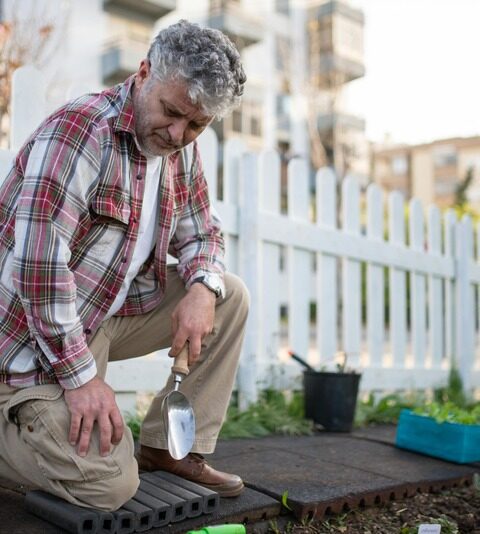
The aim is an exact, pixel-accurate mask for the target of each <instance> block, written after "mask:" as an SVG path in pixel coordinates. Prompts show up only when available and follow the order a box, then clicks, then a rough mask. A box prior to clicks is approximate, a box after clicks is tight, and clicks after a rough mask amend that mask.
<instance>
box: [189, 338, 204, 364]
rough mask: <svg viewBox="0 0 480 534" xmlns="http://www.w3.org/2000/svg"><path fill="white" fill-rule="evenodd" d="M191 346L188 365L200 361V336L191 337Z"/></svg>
mask: <svg viewBox="0 0 480 534" xmlns="http://www.w3.org/2000/svg"><path fill="white" fill-rule="evenodd" d="M189 345H190V346H189V350H188V365H193V364H194V363H195V362H197V361H198V360H199V359H200V351H201V350H202V340H201V338H200V336H195V337H194V336H192V337H190V339H189Z"/></svg>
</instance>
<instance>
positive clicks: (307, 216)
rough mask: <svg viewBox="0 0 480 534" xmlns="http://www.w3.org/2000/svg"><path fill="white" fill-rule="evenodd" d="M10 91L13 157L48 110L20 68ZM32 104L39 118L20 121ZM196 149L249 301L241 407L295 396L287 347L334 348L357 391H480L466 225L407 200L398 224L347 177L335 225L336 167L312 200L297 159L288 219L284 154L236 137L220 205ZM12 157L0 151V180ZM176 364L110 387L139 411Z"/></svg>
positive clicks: (129, 374)
mask: <svg viewBox="0 0 480 534" xmlns="http://www.w3.org/2000/svg"><path fill="white" fill-rule="evenodd" d="M14 83H15V87H14V95H16V96H14V98H15V99H16V100H15V102H16V105H15V111H14V119H13V123H12V149H13V150H15V149H17V148H18V146H19V145H20V143H21V141H23V139H24V138H25V136H26V135H27V134H28V133H29V132H30V131H31V130H32V129H33V127H34V126H35V125H36V123H37V122H38V119H39V116H42V114H41V113H40V112H39V111H38V110H39V109H41V110H44V113H43V115H44V114H45V112H46V111H45V104H44V98H43V96H42V95H43V84H42V82H41V80H38V79H37V73H35V72H34V71H33V70H31V69H30V68H24V69H20V70H19V71H18V72H17V76H16V77H15V80H14ZM27 103H28V105H27ZM36 106H37V107H36ZM32 109H35V110H36V113H35V116H34V117H33V116H31V115H30V114H29V113H30V112H28V113H25V110H32ZM33 118H34V119H35V120H34V121H32V120H31V119H33ZM200 144H201V153H202V157H203V162H204V167H205V173H206V176H207V177H208V180H209V188H210V194H211V197H212V199H215V200H214V204H215V207H216V209H217V211H218V212H219V214H220V216H221V219H222V221H223V228H224V233H225V238H226V245H227V257H226V263H227V266H228V269H229V270H231V271H233V272H236V273H237V274H239V275H240V276H241V277H242V278H243V279H244V280H245V282H246V284H247V286H248V287H249V289H250V293H251V311H250V317H249V323H248V327H247V333H246V338H245V344H244V350H243V355H242V359H241V364H240V368H239V372H238V376H237V389H238V392H239V395H240V399H241V401H242V402H243V404H245V403H246V402H249V401H251V400H254V399H255V398H256V394H257V392H258V390H259V389H260V388H264V387H276V388H292V387H296V388H299V387H301V372H302V369H301V368H300V367H299V365H298V364H296V363H295V362H292V361H290V360H289V358H288V355H287V350H288V349H289V348H290V349H292V350H293V351H294V352H296V353H298V354H300V355H301V356H303V357H305V358H307V359H308V361H309V363H310V364H311V365H313V366H315V367H317V368H320V367H323V366H325V367H327V368H330V367H334V366H335V363H336V362H337V361H338V359H339V353H340V352H343V353H345V354H346V355H347V357H348V365H349V366H350V367H353V368H356V369H358V370H361V371H362V375H363V376H362V382H361V389H362V390H363V391H374V390H396V389H420V388H421V389H424V388H432V387H436V386H439V385H442V384H445V382H446V379H447V375H448V371H449V368H450V365H451V363H452V361H453V360H456V362H457V365H458V367H459V369H460V372H461V375H462V377H463V380H464V383H465V385H466V387H467V388H469V389H471V388H478V387H480V354H479V343H478V341H479V340H478V336H479V322H480V315H479V305H478V302H479V297H480V291H479V287H480V265H479V260H480V256H479V251H480V231H479V228H477V229H475V231H474V228H473V226H472V222H471V220H470V219H469V218H468V217H464V218H463V219H462V220H461V221H458V220H457V219H456V217H455V215H454V214H453V213H452V212H450V211H449V212H447V213H445V214H444V215H443V216H442V214H441V213H440V211H439V209H438V208H437V207H436V206H430V207H428V209H427V210H426V212H425V211H424V209H423V207H422V205H421V203H420V202H419V201H418V200H417V199H413V200H411V201H410V202H409V204H408V211H409V217H408V224H406V218H405V208H406V206H405V203H404V201H403V199H402V196H401V195H400V194H399V193H397V192H393V193H391V194H390V195H388V198H387V199H385V195H384V194H383V192H382V191H381V190H380V189H379V188H378V187H377V186H376V185H374V184H371V185H370V186H369V187H368V189H367V191H366V195H364V196H363V197H362V194H361V191H360V188H359V185H358V183H356V182H355V180H354V179H351V178H349V177H347V178H346V179H345V180H344V181H343V183H342V187H341V209H340V212H341V217H339V216H338V213H337V211H338V210H337V206H338V203H337V199H336V178H335V176H334V174H333V172H332V171H331V170H330V169H326V168H325V169H320V170H319V171H318V172H317V174H316V195H315V202H314V203H312V194H311V191H310V189H311V188H310V179H309V171H308V166H307V164H306V162H304V161H301V160H292V161H291V162H290V164H289V167H288V195H287V196H288V213H286V214H284V213H281V209H280V196H281V195H280V187H281V186H280V159H279V155H278V154H277V153H275V152H273V151H264V152H261V153H260V154H256V153H252V152H249V151H247V150H245V147H244V146H243V144H242V142H241V141H239V140H230V141H228V142H227V143H226V144H225V147H224V151H223V163H222V166H223V172H222V174H223V178H222V188H223V197H222V199H221V200H220V199H218V198H217V194H216V192H217V169H218V156H219V151H218V143H217V140H216V138H215V134H214V133H213V131H211V130H209V131H206V132H205V133H204V134H202V136H201V137H200ZM12 154H13V152H6V151H3V152H2V151H0V176H3V175H4V174H5V173H6V169H7V164H8V162H9V160H11V156H12ZM364 197H365V198H364ZM362 198H363V200H362ZM365 205H366V222H365V223H364V222H363V221H362V212H363V211H365V210H362V206H363V207H365ZM313 211H315V212H316V220H315V221H312V216H311V213H312V212H313ZM425 214H426V217H425ZM338 219H340V220H341V225H340V226H338V225H337V220H338ZM385 219H386V220H387V221H388V240H385V238H384V235H385V233H386V228H385V227H384V226H385V224H384V220H385ZM407 235H408V237H407ZM407 243H408V244H407ZM362 269H364V272H365V275H364V280H365V283H362ZM387 277H388V284H386V282H387V280H386V278H387ZM408 282H409V283H408ZM387 286H388V293H387V294H388V307H387V309H388V322H386V320H385V307H386V302H385V294H386V289H385V288H386V287H387ZM362 299H363V302H365V305H366V306H365V307H366V312H365V317H363V318H362ZM408 301H409V302H410V304H409V305H407V303H408ZM312 303H315V305H316V321H315V323H314V324H312V322H311V320H310V315H311V306H312ZM282 307H283V308H284V309H285V308H286V309H287V314H286V316H285V314H283V316H282V315H281V313H280V310H281V309H282ZM170 364H171V360H170V359H169V358H167V357H166V355H165V352H164V351H163V352H162V351H161V352H160V353H158V354H155V355H149V356H146V357H144V358H142V359H141V364H139V360H128V361H124V362H116V363H114V364H111V365H110V368H109V371H108V375H107V380H108V381H109V382H110V383H111V384H112V386H113V387H114V388H115V389H116V391H117V392H119V393H122V395H121V397H120V398H121V404H122V408H123V409H130V410H131V409H132V408H133V406H134V403H135V400H136V394H137V392H139V391H155V390H157V389H158V388H159V387H160V386H161V385H162V384H163V383H164V380H165V378H166V376H167V375H168V373H169V365H170Z"/></svg>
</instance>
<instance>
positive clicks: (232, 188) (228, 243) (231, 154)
mask: <svg viewBox="0 0 480 534" xmlns="http://www.w3.org/2000/svg"><path fill="white" fill-rule="evenodd" d="M244 153H245V145H244V143H243V141H241V140H239V139H229V140H228V141H226V142H225V145H224V154H223V179H222V184H223V195H222V197H221V198H222V202H219V203H218V210H219V212H220V217H221V219H222V223H223V229H224V235H225V264H226V266H227V269H228V270H229V271H232V272H234V273H237V274H238V273H239V271H240V265H239V243H238V236H239V234H240V231H239V228H238V220H239V219H240V214H239V213H238V204H239V203H238V198H239V196H240V190H239V183H240V178H239V176H240V161H241V159H242V155H243V154H244Z"/></svg>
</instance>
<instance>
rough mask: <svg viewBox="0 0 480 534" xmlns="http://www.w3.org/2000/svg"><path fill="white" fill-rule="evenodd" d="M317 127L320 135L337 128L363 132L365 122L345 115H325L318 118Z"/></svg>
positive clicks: (359, 118)
mask: <svg viewBox="0 0 480 534" xmlns="http://www.w3.org/2000/svg"><path fill="white" fill-rule="evenodd" d="M317 126H318V130H319V132H320V133H323V132H328V131H332V130H337V129H339V128H341V129H342V130H347V131H356V132H364V131H365V120H364V119H362V118H361V117H357V116H355V115H349V114H347V113H339V112H335V113H325V114H320V115H319V116H318V119H317Z"/></svg>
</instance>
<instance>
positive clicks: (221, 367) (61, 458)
mask: <svg viewBox="0 0 480 534" xmlns="http://www.w3.org/2000/svg"><path fill="white" fill-rule="evenodd" d="M245 80H246V78H245V75H244V72H243V69H242V66H241V63H240V57H239V54H238V52H237V50H236V49H235V48H234V46H233V45H232V43H231V42H230V41H229V40H228V39H227V38H226V37H225V36H224V35H223V34H222V33H221V32H219V31H216V30H211V29H201V28H199V27H198V26H196V25H193V24H190V23H188V22H186V21H181V22H179V23H178V24H175V25H173V26H171V27H169V28H167V29H165V30H162V31H161V32H160V33H159V34H158V36H157V37H156V38H155V40H154V42H153V43H152V46H151V48H150V50H149V52H148V57H147V58H146V59H144V60H143V61H142V62H141V64H140V67H139V69H138V72H137V73H136V74H135V75H133V76H132V77H130V78H129V79H128V80H127V81H126V82H125V83H124V84H121V85H118V86H116V87H114V88H112V89H109V90H106V91H104V92H102V93H100V94H95V95H86V96H84V97H81V98H79V99H77V100H76V101H74V102H71V103H69V104H67V105H65V106H64V107H63V108H61V109H60V110H58V111H56V112H55V113H53V114H52V115H51V116H50V117H48V118H47V119H46V120H45V121H44V122H43V123H42V124H41V125H40V127H39V128H38V129H37V130H36V131H35V132H34V133H33V135H32V136H31V137H30V138H29V139H28V140H27V142H26V143H25V145H24V146H23V147H22V149H21V150H20V152H19V154H18V156H17V158H16V160H15V164H14V166H13V168H12V169H11V171H10V172H9V174H8V176H7V178H6V180H5V182H4V183H3V185H2V186H1V188H0V269H1V270H0V409H1V410H0V476H3V477H7V478H9V479H11V480H14V481H17V482H18V483H24V484H28V485H33V486H37V487H39V488H41V489H43V490H45V491H47V492H50V493H52V494H55V495H58V496H60V497H62V498H63V499H66V500H67V501H69V502H72V503H74V504H77V505H81V506H93V507H97V508H100V509H104V510H115V509H117V508H118V507H120V506H121V505H122V504H123V503H124V502H126V501H127V500H128V499H130V498H131V497H132V496H133V495H134V494H135V492H136V490H137V487H138V483H139V479H138V467H140V469H144V470H156V469H163V470H166V471H170V472H173V473H176V474H177V475H179V476H182V477H185V478H188V479H190V480H193V481H196V482H198V483H200V484H203V485H205V486H207V487H209V488H212V489H214V490H216V491H218V492H219V493H220V495H223V496H236V495H238V494H239V493H240V492H241V491H242V488H243V483H242V480H241V479H240V477H238V476H236V475H231V474H228V473H222V472H220V471H216V470H215V469H213V468H212V467H210V466H209V465H208V464H207V463H206V462H205V460H204V459H203V456H201V455H200V454H198V453H211V452H213V450H214V448H215V443H216V439H217V435H218V432H219V430H220V427H221V423H222V420H223V418H224V416H225V412H226V408H227V405H228V401H229V398H230V394H231V389H232V387H233V380H234V375H235V371H236V367H237V363H238V357H239V353H240V346H241V342H242V337H243V331H244V326H245V321H246V315H247V308H248V294H247V292H246V290H245V287H244V285H243V284H242V282H241V281H240V280H239V279H238V278H236V277H235V276H233V275H224V266H223V262H222V258H223V240H222V237H221V234H220V227H219V222H218V220H217V218H216V217H215V215H214V214H213V213H212V210H211V207H210V204H209V199H208V194H207V184H206V181H205V177H204V175H203V172H202V165H201V160H200V155H199V152H198V147H197V144H196V142H195V139H196V138H197V137H198V135H199V134H200V133H201V132H202V131H203V130H204V129H205V128H206V127H207V126H208V125H209V124H210V123H211V121H212V120H213V119H214V118H218V117H221V116H223V115H224V114H225V113H227V112H228V111H229V110H231V109H232V108H233V107H234V106H235V105H237V104H238V102H239V99H240V96H241V95H242V92H243V86H244V83H245ZM167 253H170V254H171V255H173V256H175V257H177V258H178V265H177V266H173V267H172V266H169V267H167V265H166V259H167ZM185 345H186V346H187V347H188V351H189V358H188V361H189V367H190V374H189V375H188V377H186V378H185V379H184V381H183V383H182V391H183V392H184V393H185V395H186V396H187V397H188V399H189V400H190V402H191V403H192V404H193V408H194V411H195V415H196V426H197V434H196V440H195V443H194V446H193V449H192V450H193V453H192V454H189V455H188V456H187V457H186V458H184V459H183V460H179V461H176V460H174V459H173V458H172V457H170V455H169V454H168V451H167V440H166V435H165V429H164V426H163V422H162V421H163V418H162V416H161V413H160V406H161V402H162V399H163V396H164V395H165V392H166V391H169V390H170V389H171V387H172V384H171V383H170V384H167V386H166V388H165V389H164V390H163V392H161V393H160V394H159V395H158V396H157V397H156V398H155V399H154V401H153V402H152V405H151V407H150V410H149V412H148V414H147V416H146V418H145V421H144V424H143V427H142V432H141V438H140V441H141V447H140V451H139V454H138V463H139V466H137V462H136V460H135V458H134V452H133V440H132V436H131V433H130V431H129V429H128V428H126V427H125V426H124V422H123V419H122V417H121V415H120V412H119V410H118V407H117V405H116V403H115V397H114V393H113V391H112V390H111V388H110V387H109V386H108V385H107V384H106V383H105V381H104V377H105V372H106V366H107V361H108V360H121V359H124V358H131V357H136V356H141V355H144V354H147V353H150V352H152V351H155V350H158V349H160V348H164V347H171V349H170V355H171V356H176V355H178V354H179V353H180V351H181V349H182V348H183V347H184V346H185Z"/></svg>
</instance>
